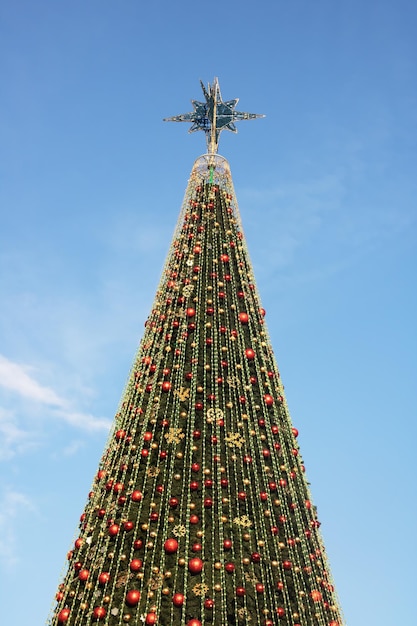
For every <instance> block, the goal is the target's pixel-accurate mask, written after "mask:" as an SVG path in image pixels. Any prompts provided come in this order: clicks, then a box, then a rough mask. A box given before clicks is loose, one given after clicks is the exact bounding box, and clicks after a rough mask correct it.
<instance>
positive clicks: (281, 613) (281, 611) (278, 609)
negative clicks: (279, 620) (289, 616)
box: [277, 606, 285, 617]
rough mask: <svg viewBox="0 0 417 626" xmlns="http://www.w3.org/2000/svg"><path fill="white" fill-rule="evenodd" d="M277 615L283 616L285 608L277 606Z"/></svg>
mask: <svg viewBox="0 0 417 626" xmlns="http://www.w3.org/2000/svg"><path fill="white" fill-rule="evenodd" d="M277 615H278V617H284V615H285V609H284V608H283V607H282V606H279V607H278V608H277Z"/></svg>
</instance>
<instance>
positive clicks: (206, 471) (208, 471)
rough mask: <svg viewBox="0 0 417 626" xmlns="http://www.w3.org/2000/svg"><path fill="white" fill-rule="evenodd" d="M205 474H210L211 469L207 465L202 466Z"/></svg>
mask: <svg viewBox="0 0 417 626" xmlns="http://www.w3.org/2000/svg"><path fill="white" fill-rule="evenodd" d="M203 473H204V474H205V475H206V476H208V475H209V474H211V469H210V468H209V467H205V468H204V472H203Z"/></svg>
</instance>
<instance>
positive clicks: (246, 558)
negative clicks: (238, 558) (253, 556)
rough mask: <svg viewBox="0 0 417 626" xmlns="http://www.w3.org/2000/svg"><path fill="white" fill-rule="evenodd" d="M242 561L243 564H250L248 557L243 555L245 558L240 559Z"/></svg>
mask: <svg viewBox="0 0 417 626" xmlns="http://www.w3.org/2000/svg"><path fill="white" fill-rule="evenodd" d="M242 563H243V565H249V564H250V559H248V557H246V556H245V558H244V559H242Z"/></svg>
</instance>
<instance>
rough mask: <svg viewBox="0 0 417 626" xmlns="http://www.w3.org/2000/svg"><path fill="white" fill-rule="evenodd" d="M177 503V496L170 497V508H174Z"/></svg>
mask: <svg viewBox="0 0 417 626" xmlns="http://www.w3.org/2000/svg"><path fill="white" fill-rule="evenodd" d="M178 504H179V500H178V498H170V499H169V506H170V507H171V509H175V508H176V507H177V506H178Z"/></svg>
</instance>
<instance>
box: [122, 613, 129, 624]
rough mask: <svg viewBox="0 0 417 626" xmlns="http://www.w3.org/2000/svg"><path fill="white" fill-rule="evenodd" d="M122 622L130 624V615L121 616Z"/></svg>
mask: <svg viewBox="0 0 417 626" xmlns="http://www.w3.org/2000/svg"><path fill="white" fill-rule="evenodd" d="M123 621H124V622H130V613H125V614H124V615H123Z"/></svg>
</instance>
